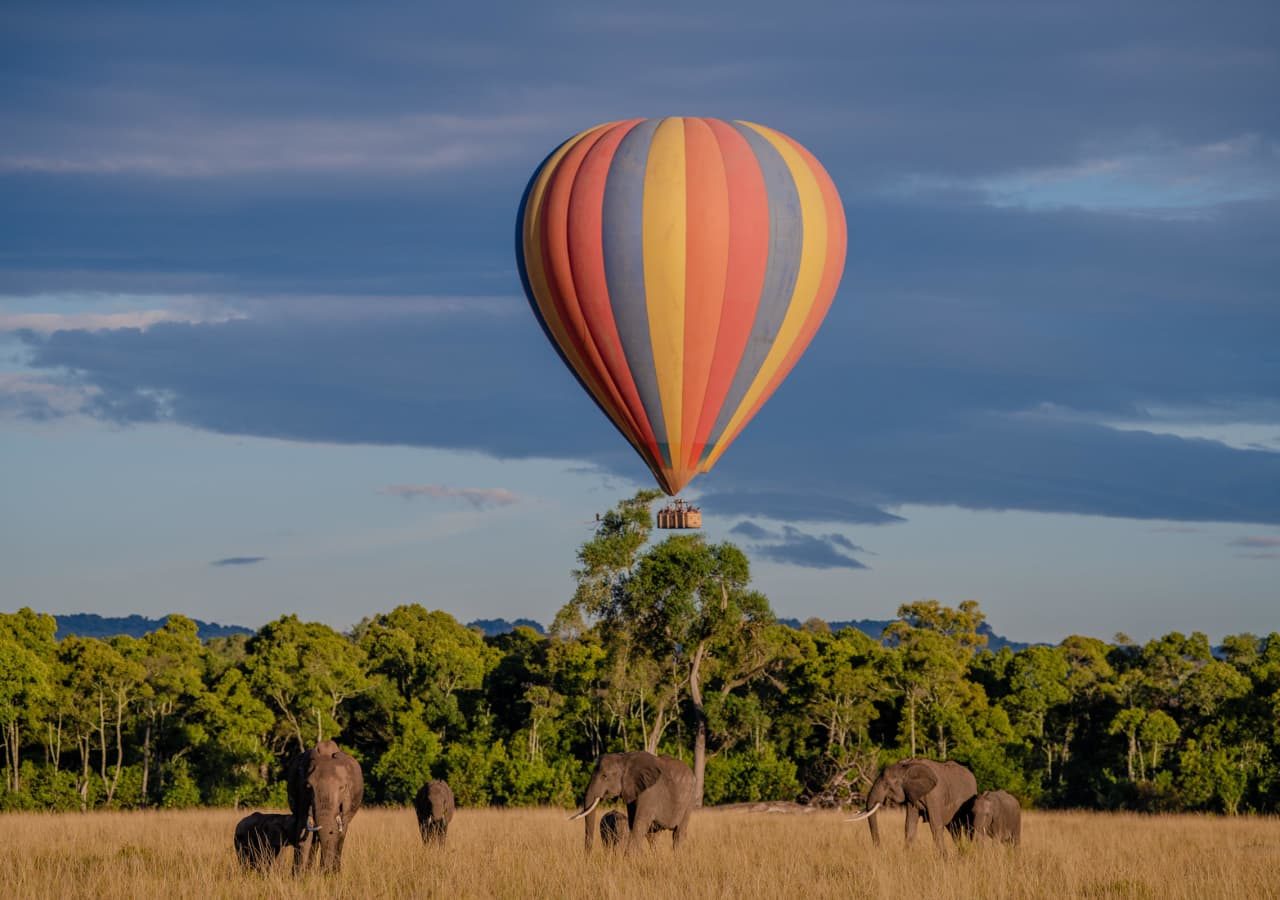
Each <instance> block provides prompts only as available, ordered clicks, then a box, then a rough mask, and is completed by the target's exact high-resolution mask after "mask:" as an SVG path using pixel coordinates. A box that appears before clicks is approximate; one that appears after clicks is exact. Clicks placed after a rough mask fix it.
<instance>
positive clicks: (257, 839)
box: [235, 812, 294, 872]
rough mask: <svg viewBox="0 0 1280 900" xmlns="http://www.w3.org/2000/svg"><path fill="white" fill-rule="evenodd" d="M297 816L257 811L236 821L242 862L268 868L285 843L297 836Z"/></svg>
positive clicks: (264, 869) (246, 865) (236, 844)
mask: <svg viewBox="0 0 1280 900" xmlns="http://www.w3.org/2000/svg"><path fill="white" fill-rule="evenodd" d="M293 825H294V823H293V816H286V815H282V814H280V813H261V812H256V813H253V814H251V815H248V816H245V817H244V818H243V819H241V820H240V821H239V822H237V823H236V836H235V847H236V856H238V857H239V858H240V865H242V866H244V867H245V868H246V869H258V870H259V871H263V872H265V871H266V870H268V869H270V868H271V864H272V863H273V862H275V861H276V857H277V856H279V855H280V851H281V850H282V849H284V845H285V844H289V843H292V840H293V831H294V828H293Z"/></svg>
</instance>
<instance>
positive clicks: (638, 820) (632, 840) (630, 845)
mask: <svg viewBox="0 0 1280 900" xmlns="http://www.w3.org/2000/svg"><path fill="white" fill-rule="evenodd" d="M652 824H653V813H652V812H650V811H649V810H647V809H640V808H638V807H637V809H636V815H635V818H633V819H632V820H631V834H630V835H629V836H628V837H627V853H628V854H630V853H632V852H634V851H635V850H638V849H639V848H640V842H641V841H643V840H649V846H650V847H652V846H653V841H652V840H651V836H650V834H649V826H650V825H652Z"/></svg>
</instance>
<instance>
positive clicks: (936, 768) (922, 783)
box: [849, 759, 978, 853]
mask: <svg viewBox="0 0 1280 900" xmlns="http://www.w3.org/2000/svg"><path fill="white" fill-rule="evenodd" d="M977 794H978V782H977V779H975V778H974V777H973V773H972V772H970V771H969V770H968V769H966V768H965V767H964V766H962V765H960V764H959V763H956V762H941V763H940V762H935V761H934V760H932V759H904V760H902V761H901V762H896V763H894V764H893V765H891V766H886V767H885V769H884V771H883V772H881V773H880V777H879V778H877V779H876V782H875V784H873V785H871V790H870V792H868V794H867V808H866V810H865V811H864V812H862V813H859V814H858V815H856V816H854V817H853V818H851V819H849V821H850V822H860V821H862V820H863V819H866V820H867V822H868V824H869V825H870V827H871V841H872V843H874V844H875V845H876V846H877V847H878V846H880V826H879V824H878V823H877V821H876V813H877V812H878V811H879V809H880V807H882V806H886V807H893V806H902V807H905V808H906V811H907V823H906V837H907V843H908V844H910V843H911V842H912V841H914V840H915V838H916V825H917V822H918V819H920V818H923V819H924V820H925V821H926V822H928V823H929V830H930V831H932V832H933V841H934V843H935V844H937V845H938V849H939V850H941V851H943V852H944V853H945V852H946V849H947V845H946V839H945V837H944V834H945V833H946V832H947V831H948V830H950V829H952V828H954V827H955V826H954V824H953V823H954V821H955V820H956V819H957V816H959V815H962V814H964V815H967V814H968V811H969V808H970V807H971V805H972V801H973V799H974V797H976V796H977Z"/></svg>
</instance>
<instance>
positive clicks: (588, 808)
mask: <svg viewBox="0 0 1280 900" xmlns="http://www.w3.org/2000/svg"><path fill="white" fill-rule="evenodd" d="M599 803H600V798H599V797H597V798H596V799H595V803H592V804H591V805H590V806H588V807H587V808H586V809H584V810H583V811H582V812H580V813H578V814H577V815H576V816H570V817H569V821H570V822H573V821H574V820H576V819H581V818H582V817H583V816H585V815H586V814H587V813H589V812H591V810H593V809H595V808H596V806H597V804H599Z"/></svg>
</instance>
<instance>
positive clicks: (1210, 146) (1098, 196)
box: [898, 134, 1280, 215]
mask: <svg viewBox="0 0 1280 900" xmlns="http://www.w3.org/2000/svg"><path fill="white" fill-rule="evenodd" d="M898 189H899V190H906V191H907V192H909V193H914V192H927V191H932V190H957V189H958V190H975V191H978V192H979V193H980V194H982V195H984V196H985V197H986V200H987V202H988V203H990V204H991V205H993V206H1023V207H1028V208H1040V209H1052V208H1077V209H1093V210H1102V211H1112V212H1129V213H1146V214H1156V215H1195V214H1197V213H1198V212H1200V211H1202V210H1205V209H1207V208H1209V207H1213V206H1216V205H1219V204H1223V203H1233V202H1238V201H1243V200H1257V199H1263V198H1267V197H1274V196H1276V195H1278V194H1280V143H1278V142H1276V141H1274V140H1270V139H1267V138H1265V137H1262V136H1260V135H1257V134H1240V135H1234V136H1231V137H1227V138H1223V139H1221V140H1217V141H1211V142H1208V143H1203V144H1178V143H1175V142H1173V141H1169V140H1166V139H1162V138H1159V137H1156V136H1153V135H1139V136H1136V137H1133V138H1130V139H1128V140H1126V141H1123V142H1119V143H1116V144H1109V145H1106V146H1103V145H1094V146H1087V147H1085V148H1084V149H1083V151H1082V153H1081V156H1080V159H1079V160H1078V161H1076V162H1073V163H1071V164H1069V165H1063V166H1049V167H1042V168H1028V169H1020V170H1016V171H1011V172H1003V173H997V174H991V175H985V176H980V177H976V178H964V179H961V178H950V177H940V176H933V175H927V174H921V175H915V176H912V177H910V178H908V179H907V180H906V181H905V182H904V183H903V184H902V185H900V186H899V188H898Z"/></svg>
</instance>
